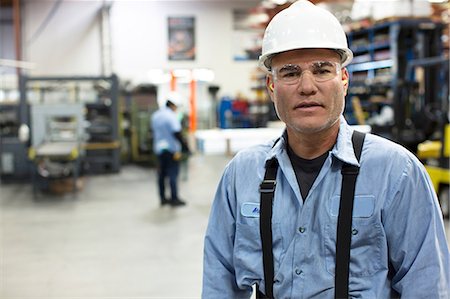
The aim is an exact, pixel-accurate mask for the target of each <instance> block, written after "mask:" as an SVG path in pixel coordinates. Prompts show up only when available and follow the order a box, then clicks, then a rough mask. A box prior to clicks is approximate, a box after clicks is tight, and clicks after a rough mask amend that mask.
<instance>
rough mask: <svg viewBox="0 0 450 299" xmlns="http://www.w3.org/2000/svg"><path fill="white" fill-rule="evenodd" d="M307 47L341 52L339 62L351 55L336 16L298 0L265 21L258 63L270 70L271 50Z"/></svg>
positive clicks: (344, 60)
mask: <svg viewBox="0 0 450 299" xmlns="http://www.w3.org/2000/svg"><path fill="white" fill-rule="evenodd" d="M311 48H325V49H334V50H336V51H337V52H338V53H339V54H340V55H341V64H342V66H346V65H347V64H349V63H350V61H351V60H352V58H353V53H352V51H351V50H350V49H349V48H348V45H347V37H346V35H345V32H344V29H343V28H342V26H341V24H340V23H339V21H338V20H337V19H336V17H335V16H333V15H332V14H331V13H330V12H329V11H327V10H325V9H323V8H320V7H318V6H316V5H314V4H312V3H311V2H309V1H307V0H299V1H297V2H295V3H293V4H292V5H291V6H289V7H288V8H286V9H283V10H282V11H280V12H279V13H278V14H276V15H275V16H274V17H273V19H272V20H271V21H270V23H269V25H267V28H266V31H265V33H264V38H263V42H262V55H261V56H260V57H259V64H260V66H261V67H262V68H263V69H264V70H265V71H270V61H271V58H272V56H273V55H274V54H277V53H281V52H285V51H289V50H295V49H311Z"/></svg>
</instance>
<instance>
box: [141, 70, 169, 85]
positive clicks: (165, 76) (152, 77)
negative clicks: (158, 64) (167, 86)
mask: <svg viewBox="0 0 450 299" xmlns="http://www.w3.org/2000/svg"><path fill="white" fill-rule="evenodd" d="M147 79H148V81H149V82H150V83H153V84H162V83H167V82H170V79H171V77H170V74H169V73H167V72H164V71H163V70H161V69H152V70H149V71H148V72H147Z"/></svg>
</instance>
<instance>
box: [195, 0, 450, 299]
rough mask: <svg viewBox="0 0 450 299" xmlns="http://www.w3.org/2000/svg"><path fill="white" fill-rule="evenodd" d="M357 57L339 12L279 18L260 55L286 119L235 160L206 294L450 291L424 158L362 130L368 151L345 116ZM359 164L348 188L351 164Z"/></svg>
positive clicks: (432, 294)
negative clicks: (271, 136)
mask: <svg viewBox="0 0 450 299" xmlns="http://www.w3.org/2000/svg"><path fill="white" fill-rule="evenodd" d="M352 57H353V54H352V52H351V51H350V49H349V48H348V46H347V39H346V35H345V33H344V31H343V29H342V27H341V25H340V24H339V22H338V20H337V19H336V18H335V17H334V16H333V15H332V14H331V13H329V12H328V11H326V10H324V9H322V8H320V7H317V6H315V5H313V4H312V3H310V2H308V1H306V0H299V1H297V2H294V3H293V4H292V5H291V6H290V7H288V8H287V9H284V10H282V11H281V12H279V13H278V14H277V15H276V16H275V17H274V18H273V19H272V20H271V22H270V23H269V24H268V26H267V28H266V31H265V35H264V39H263V48H262V55H261V56H260V65H261V67H262V68H263V69H264V70H265V71H266V73H267V77H266V85H267V89H268V92H269V94H270V97H271V100H272V101H273V102H274V105H275V108H276V111H277V114H278V116H279V118H280V119H281V120H282V121H283V122H284V123H285V124H286V129H285V131H284V133H283V134H282V136H280V138H279V139H278V140H277V141H275V140H272V141H268V142H267V143H266V144H263V145H259V146H255V147H251V148H249V149H244V150H242V151H241V152H239V153H238V154H237V155H236V156H235V157H234V158H233V159H232V161H231V162H230V163H229V164H228V165H227V167H226V168H225V171H224V173H223V176H222V178H221V181H220V183H219V185H218V189H217V192H216V195H215V198H214V201H213V204H212V208H211V214H210V218H209V224H208V228H207V231H206V236H205V242H204V270H203V291H202V297H203V298H211V299H213V298H214V299H218V298H227V299H229V298H250V296H251V294H252V287H253V286H255V285H256V288H257V297H259V298H333V297H334V298H342V297H343V298H377V299H380V298H398V297H401V298H408V299H411V298H449V296H450V294H449V276H450V257H449V256H450V254H449V248H448V244H447V240H446V237H445V230H444V223H443V219H442V214H441V211H440V208H439V205H438V201H437V198H436V194H435V191H434V190H433V186H432V184H431V181H430V178H429V177H428V175H427V173H426V171H425V169H424V167H423V165H422V164H421V163H420V162H419V161H418V160H417V159H416V157H415V156H414V155H413V154H411V153H410V152H409V151H408V150H406V149H405V148H404V147H402V146H400V145H398V144H395V143H393V142H391V141H388V140H387V139H384V138H381V137H379V136H375V135H372V134H369V133H367V134H365V139H362V138H363V137H364V136H363V137H361V134H357V133H355V136H357V138H356V140H359V141H361V142H362V144H360V145H361V146H362V153H361V155H360V157H359V159H358V150H357V149H358V148H360V147H361V146H358V142H355V143H353V141H352V136H353V129H352V127H350V126H349V125H348V124H347V122H346V120H345V119H344V117H343V110H344V102H345V95H346V93H347V89H348V84H349V82H348V80H349V74H348V72H347V70H346V68H345V67H346V65H347V64H348V63H349V62H350V61H351V60H352ZM360 137H361V138H360ZM266 163H267V165H266ZM274 169H275V171H276V175H275V176H274V180H265V179H264V178H265V176H267V177H270V176H273V170H274ZM348 169H352V171H350V172H348ZM269 171H271V172H269ZM358 171H359V175H358V176H357V179H356V185H354V184H353V186H355V190H354V196H349V195H348V193H347V192H343V191H341V188H344V186H345V189H346V190H347V185H349V184H350V185H352V183H349V182H348V181H346V183H345V184H344V183H343V176H344V175H343V174H341V172H344V174H345V175H346V177H348V176H349V175H350V176H353V178H354V177H355V175H356V174H357V173H358ZM263 181H264V183H263V184H261V183H262V182H263ZM347 183H349V184H347ZM265 194H266V195H265ZM267 194H272V196H273V199H272V202H270V201H269V204H264V203H265V202H266V201H265V200H266V198H267ZM342 198H351V200H352V201H353V205H350V207H353V211H352V210H351V209H350V208H345V206H346V204H344V203H346V202H345V201H342ZM260 202H261V204H260ZM341 207H342V209H341ZM270 208H271V209H272V210H271V212H270V213H271V215H270V213H269V212H267V213H266V212H264V213H263V212H262V211H263V209H264V211H268V210H267V209H270ZM349 211H350V212H349ZM345 214H349V216H348V219H349V220H350V225H348V222H345V221H344V222H342V223H347V224H346V225H347V226H348V230H345V229H344V230H343V233H342V234H341V233H340V232H339V233H338V229H340V227H341V226H340V225H338V220H339V219H341V216H342V215H345ZM267 215H270V217H271V218H269V220H268V221H267V217H268V216H267ZM342 217H344V216H342ZM343 219H345V217H344V218H343ZM263 220H264V221H263ZM339 223H341V222H340V220H339ZM260 225H261V228H260ZM267 227H269V229H266V228H267ZM342 227H344V226H342ZM267 234H271V238H270V240H269V241H268V242H267V240H268V239H267V238H266V237H264V236H263V235H267ZM341 236H342V238H343V236H346V237H348V239H347V240H348V243H347V244H348V245H349V246H347V248H345V246H344V245H345V243H342V242H341ZM337 239H339V240H337ZM262 240H266V242H264V244H265V245H267V244H269V250H267V248H266V246H265V245H262V243H263V242H262ZM338 243H339V244H344V245H343V246H342V247H341V246H337V244H338ZM338 250H339V252H344V253H345V250H347V252H349V255H348V256H347V257H346V256H345V254H343V255H337V251H338ZM341 250H342V251H341ZM263 252H264V254H263ZM346 260H347V261H348V262H347V263H344V264H346V265H347V270H345V265H342V264H340V263H341V262H343V261H346ZM271 267H272V268H271ZM337 268H338V269H339V270H337V271H336V269H337ZM341 270H342V271H341ZM346 271H347V272H348V273H347V274H346ZM342 277H344V279H342V280H339V281H338V279H337V278H342ZM340 281H342V282H343V283H340ZM346 284H347V285H346ZM343 293H344V295H342V294H343ZM345 293H346V294H345Z"/></svg>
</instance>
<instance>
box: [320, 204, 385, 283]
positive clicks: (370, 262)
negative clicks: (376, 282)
mask: <svg viewBox="0 0 450 299" xmlns="http://www.w3.org/2000/svg"><path fill="white" fill-rule="evenodd" d="M339 201H340V196H335V197H333V198H332V200H331V206H330V211H329V212H330V215H331V219H332V221H331V222H330V223H328V224H327V225H326V226H325V228H324V238H323V250H324V256H325V265H326V268H327V271H328V272H329V273H330V274H332V275H334V273H335V266H336V258H335V257H336V230H337V216H338V214H339ZM376 215H377V213H376V212H375V197H374V196H372V195H360V196H355V201H354V205H353V220H352V235H351V238H352V239H351V247H350V275H351V276H355V277H366V276H372V275H373V274H375V273H376V272H377V271H379V270H380V269H382V268H383V264H382V260H383V259H382V247H383V245H382V244H383V240H384V237H383V236H384V232H383V229H382V226H381V223H379V221H378V219H377V217H376Z"/></svg>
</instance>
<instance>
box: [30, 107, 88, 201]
mask: <svg viewBox="0 0 450 299" xmlns="http://www.w3.org/2000/svg"><path fill="white" fill-rule="evenodd" d="M83 109H84V108H83V105H82V104H80V103H74V104H35V105H32V106H31V134H32V135H31V136H32V142H31V147H30V149H29V158H30V160H31V161H32V162H33V165H34V167H33V169H32V182H33V194H34V195H36V191H37V190H38V189H40V190H45V191H53V192H57V193H64V191H76V190H77V180H78V176H79V171H80V169H79V168H80V167H79V166H80V158H81V157H82V155H81V153H80V151H81V143H82V140H83V131H84V130H83V119H84V117H83ZM70 178H72V180H70ZM67 181H71V182H72V184H69V186H68V187H66V188H61V186H63V185H66V182H67Z"/></svg>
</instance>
